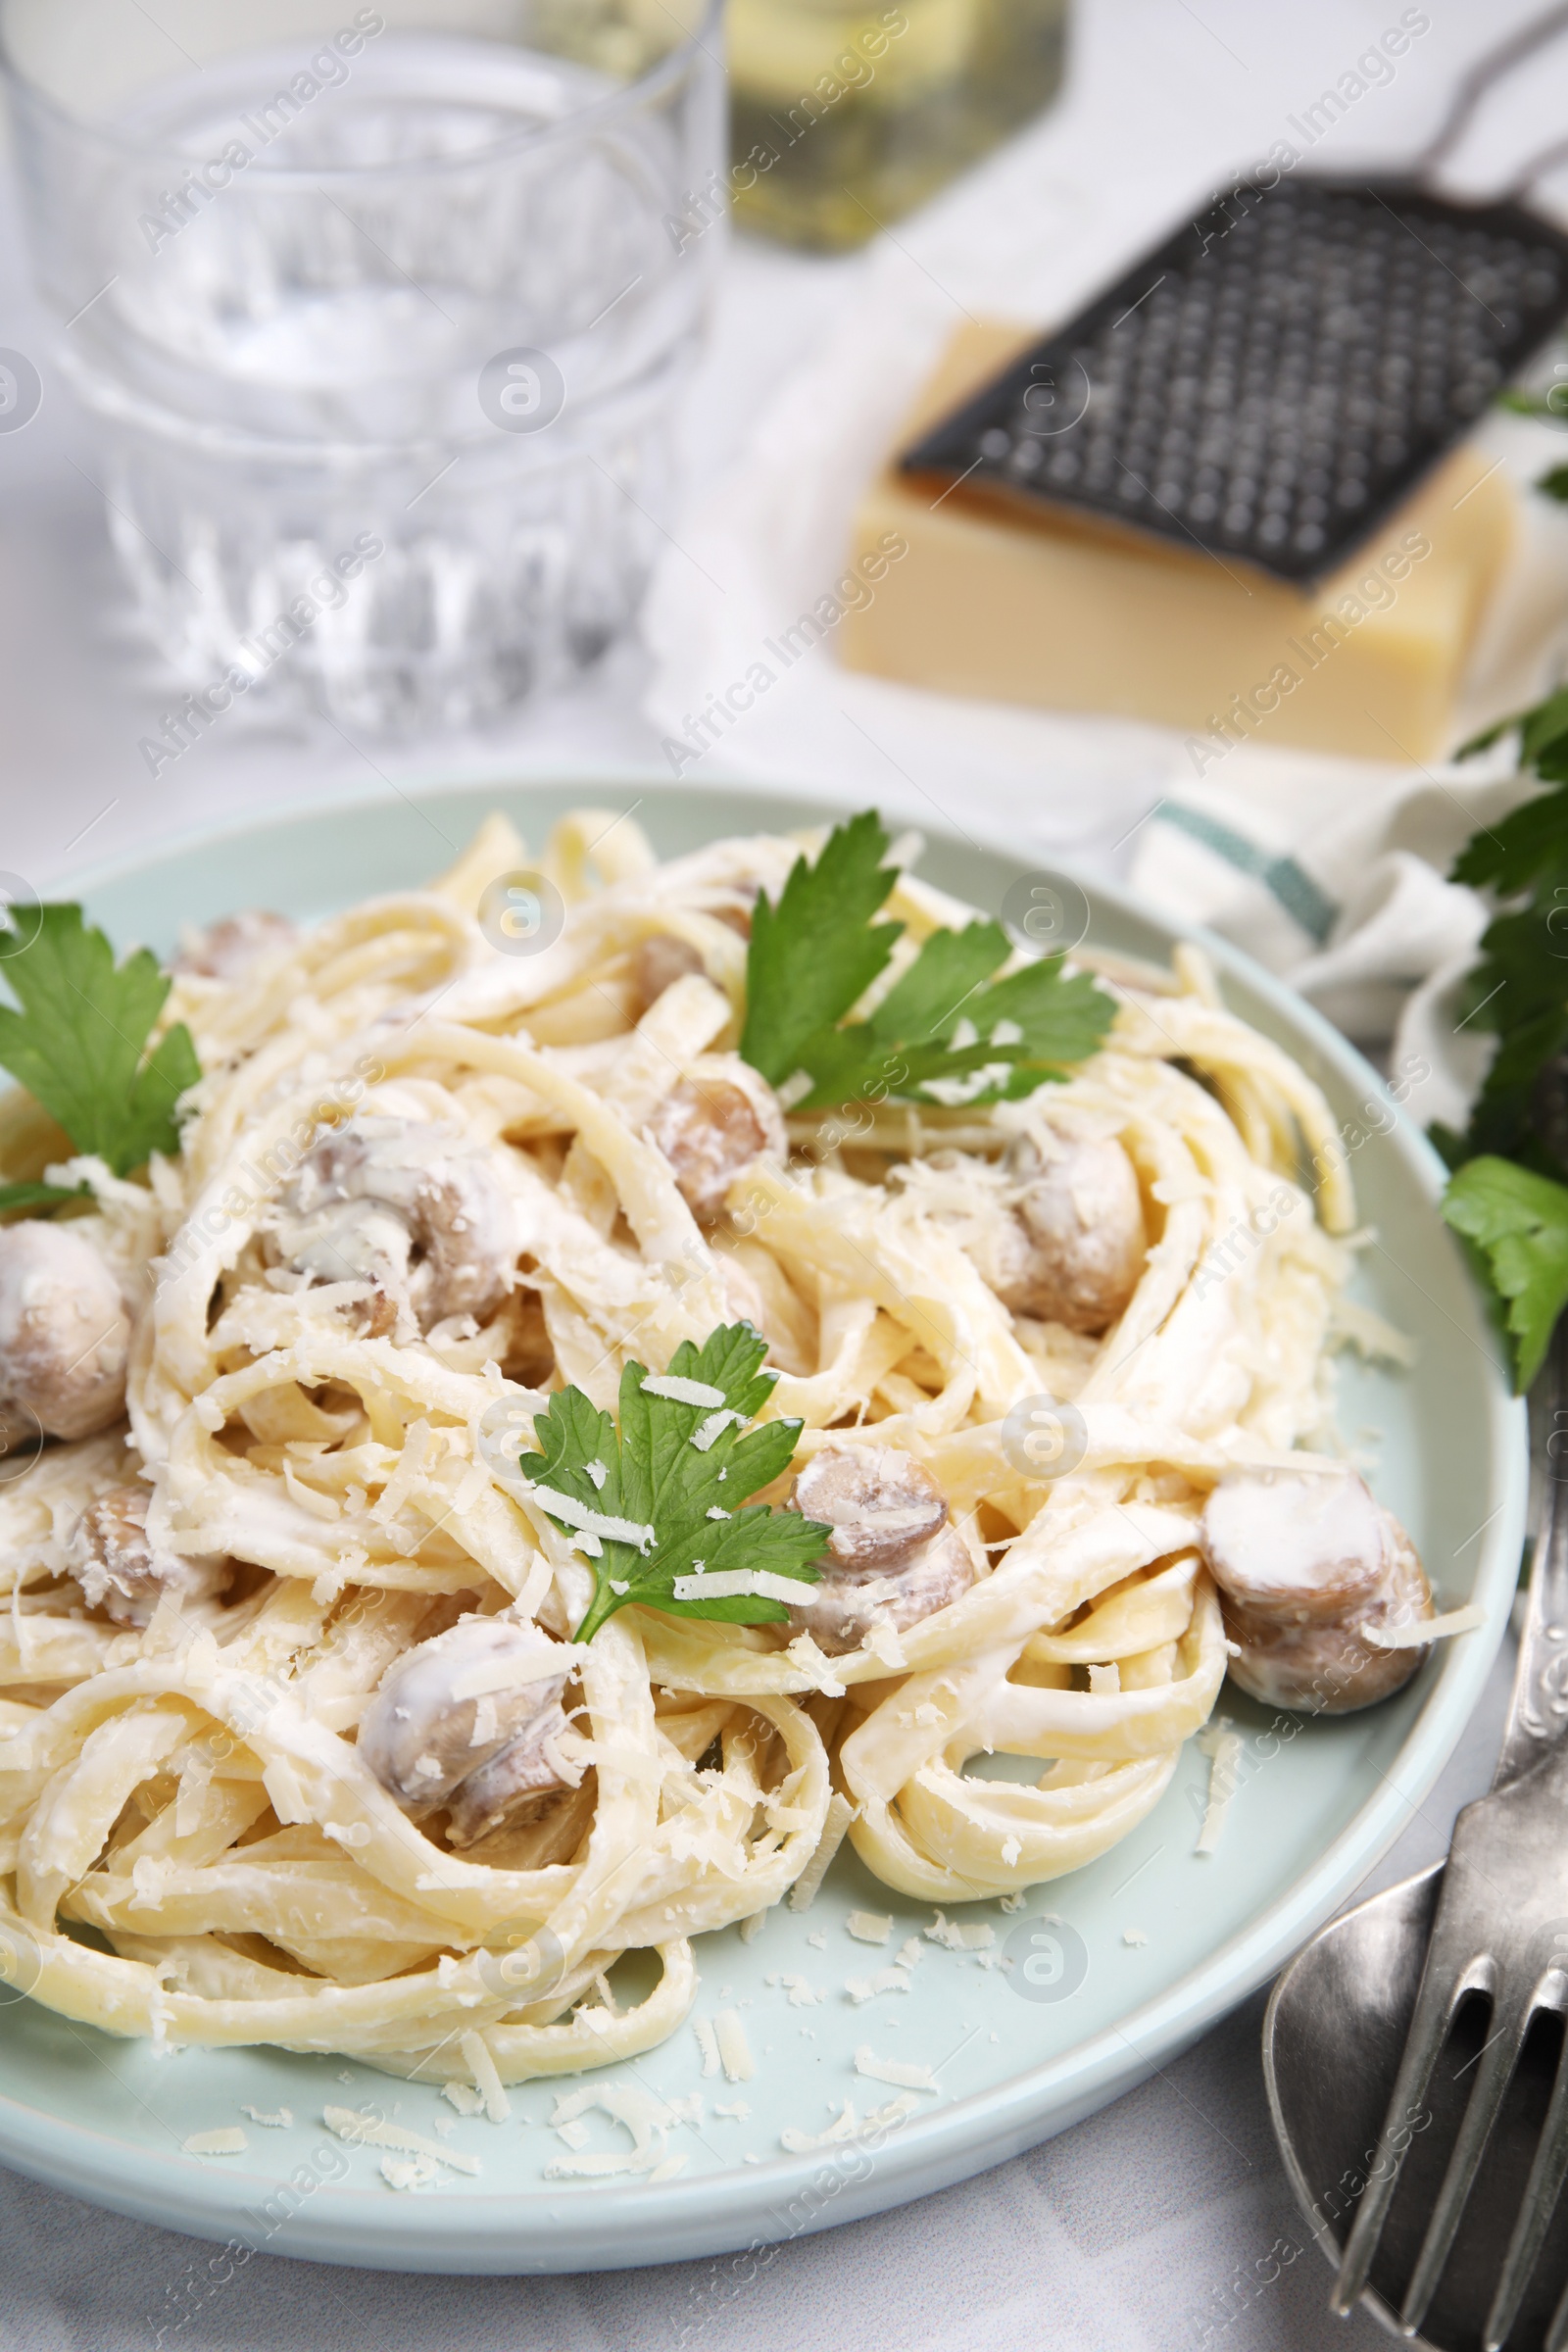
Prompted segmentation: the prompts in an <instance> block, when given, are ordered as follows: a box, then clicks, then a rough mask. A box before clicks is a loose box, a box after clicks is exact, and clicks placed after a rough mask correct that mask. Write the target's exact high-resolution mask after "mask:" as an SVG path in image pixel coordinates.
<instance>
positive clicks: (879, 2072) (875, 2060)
mask: <svg viewBox="0 0 1568 2352" xmlns="http://www.w3.org/2000/svg"><path fill="white" fill-rule="evenodd" d="M855 2071H856V2073H857V2074H858V2075H864V2077H865V2078H866V2080H867V2082H891V2083H892V2084H893V2085H894V2087H895V2089H900V2090H935V2088H936V2082H935V2079H934V2077H933V2075H932V2073H931V2069H930V2068H929V2067H928V2066H911V2065H909V2064H908V2063H907V2061H906V2060H905V2059H903V2058H879V2057H878V2056H877V2055H876V2052H875V2051H874V2050H873V2049H871V2048H870V2047H869V2046H868V2044H867V2043H865V2042H863V2041H862V2042H861V2044H860V2046H859V2048H858V2050H857V2051H856V2053H855Z"/></svg>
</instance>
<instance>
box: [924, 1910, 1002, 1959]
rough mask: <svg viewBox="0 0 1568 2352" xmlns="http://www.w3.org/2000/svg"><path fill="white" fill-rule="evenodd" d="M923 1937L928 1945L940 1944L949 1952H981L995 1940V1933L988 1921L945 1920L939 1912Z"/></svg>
mask: <svg viewBox="0 0 1568 2352" xmlns="http://www.w3.org/2000/svg"><path fill="white" fill-rule="evenodd" d="M925 1936H926V1941H927V1942H928V1943H940V1944H941V1946H942V1948H943V1950H944V1951H949V1952H983V1951H984V1950H985V1949H986V1948H987V1946H988V1945H990V1944H993V1943H995V1942H996V1940H997V1931H996V1929H995V1928H994V1927H992V1925H991V1923H990V1921H989V1920H984V1919H982V1920H975V1921H973V1922H966V1921H959V1920H956V1919H945V1918H944V1917H943V1915H942V1913H941V1912H940V1911H939V1912H938V1913H937V1915H936V1918H935V1920H934V1921H933V1923H932V1925H931V1926H930V1927H929V1928H927V1929H926V1932H925Z"/></svg>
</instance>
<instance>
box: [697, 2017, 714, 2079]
mask: <svg viewBox="0 0 1568 2352" xmlns="http://www.w3.org/2000/svg"><path fill="white" fill-rule="evenodd" d="M692 2032H693V2033H694V2034H696V2036H697V2047H698V2048H699V2049H700V2050H701V2051H702V2053H703V2073H704V2074H705V2075H716V2074H717V2072H718V2042H717V2039H716V2037H715V2036H714V2033H713V2028H712V2023H711V2020H710V2019H709V2018H706V2017H694V2018H693V2019H692Z"/></svg>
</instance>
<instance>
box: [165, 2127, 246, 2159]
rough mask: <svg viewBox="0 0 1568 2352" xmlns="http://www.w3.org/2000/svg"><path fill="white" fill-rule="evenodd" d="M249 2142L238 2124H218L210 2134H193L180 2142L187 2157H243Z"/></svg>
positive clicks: (195, 2132)
mask: <svg viewBox="0 0 1568 2352" xmlns="http://www.w3.org/2000/svg"><path fill="white" fill-rule="evenodd" d="M250 2144H251V2143H250V2141H249V2140H248V2139H247V2138H246V2136H245V2134H244V2132H243V2131H241V2130H240V2128H239V2126H238V2124H220V2125H218V2126H217V2127H216V2129H215V2130H213V2131H193V2132H192V2133H191V2135H190V2137H189V2138H188V2139H183V2140H181V2141H180V2146H181V2147H182V2148H183V2149H184V2151H185V2153H186V2155H187V2156H243V2155H244V2153H245V2150H246V2149H247V2148H248V2147H249V2146H250Z"/></svg>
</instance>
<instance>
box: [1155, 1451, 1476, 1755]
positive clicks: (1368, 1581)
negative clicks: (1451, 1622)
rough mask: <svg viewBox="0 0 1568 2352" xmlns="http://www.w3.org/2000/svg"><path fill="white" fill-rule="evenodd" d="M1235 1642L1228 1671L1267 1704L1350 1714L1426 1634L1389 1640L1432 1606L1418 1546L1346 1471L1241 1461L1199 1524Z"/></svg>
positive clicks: (1400, 1681)
mask: <svg viewBox="0 0 1568 2352" xmlns="http://www.w3.org/2000/svg"><path fill="white" fill-rule="evenodd" d="M1200 1540H1201V1544H1202V1547H1203V1552H1204V1555H1205V1557H1206V1558H1207V1561H1208V1564H1209V1567H1210V1570H1211V1571H1212V1573H1213V1577H1214V1582H1215V1584H1216V1585H1217V1586H1218V1587H1219V1590H1220V1599H1221V1605H1222V1607H1223V1610H1224V1616H1225V1631H1226V1634H1227V1635H1228V1637H1229V1639H1230V1640H1231V1641H1232V1642H1235V1643H1236V1644H1237V1646H1238V1648H1239V1649H1240V1652H1241V1654H1240V1656H1235V1655H1233V1656H1232V1659H1231V1667H1230V1671H1231V1678H1232V1680H1233V1681H1234V1682H1236V1683H1238V1684H1240V1686H1241V1688H1242V1689H1243V1690H1244V1691H1250V1692H1251V1694H1252V1696H1253V1697H1254V1698H1259V1699H1262V1700H1263V1701H1264V1703H1265V1704H1266V1705H1269V1706H1276V1707H1299V1708H1303V1709H1306V1710H1308V1711H1310V1712H1311V1713H1314V1714H1326V1715H1348V1714H1350V1713H1353V1712H1354V1710H1355V1709H1356V1708H1358V1707H1369V1706H1372V1705H1373V1704H1374V1703H1375V1702H1376V1701H1377V1700H1378V1699H1380V1698H1387V1697H1388V1696H1389V1695H1390V1694H1391V1693H1392V1692H1393V1691H1398V1690H1400V1689H1402V1687H1403V1686H1404V1684H1406V1683H1407V1682H1408V1681H1409V1679H1410V1677H1411V1676H1412V1675H1413V1674H1414V1673H1415V1671H1416V1668H1417V1667H1418V1666H1419V1665H1420V1663H1421V1661H1422V1659H1423V1658H1424V1657H1425V1656H1426V1654H1427V1652H1426V1646H1425V1645H1421V1646H1418V1647H1399V1648H1396V1649H1386V1648H1383V1647H1381V1646H1379V1644H1378V1643H1377V1642H1373V1641H1369V1640H1368V1639H1367V1634H1368V1631H1369V1629H1375V1630H1377V1631H1383V1630H1384V1629H1388V1630H1390V1631H1393V1630H1395V1629H1396V1628H1398V1627H1403V1626H1408V1625H1410V1624H1412V1623H1414V1622H1417V1621H1419V1620H1420V1619H1421V1618H1423V1617H1430V1616H1431V1614H1432V1594H1431V1591H1430V1588H1429V1587H1428V1584H1427V1580H1426V1575H1425V1572H1424V1570H1423V1569H1422V1566H1421V1562H1420V1559H1419V1557H1418V1556H1417V1554H1416V1550H1415V1546H1414V1545H1413V1544H1411V1542H1410V1539H1409V1537H1408V1536H1407V1535H1406V1534H1405V1532H1404V1529H1403V1528H1402V1527H1401V1526H1400V1525H1399V1522H1398V1520H1397V1519H1396V1518H1395V1516H1394V1514H1393V1512H1392V1511H1389V1510H1385V1509H1384V1507H1383V1505H1382V1504H1381V1503H1379V1502H1377V1501H1375V1500H1374V1499H1373V1497H1372V1495H1370V1494H1369V1493H1368V1491H1367V1488H1366V1486H1365V1484H1364V1482H1363V1481H1362V1480H1361V1479H1359V1478H1357V1477H1356V1476H1355V1474H1354V1472H1353V1471H1343V1472H1335V1471H1324V1472H1316V1473H1314V1472H1307V1471H1295V1470H1258V1471H1245V1472H1238V1473H1237V1474H1236V1475H1235V1476H1234V1477H1231V1478H1227V1479H1224V1480H1222V1481H1221V1483H1220V1484H1219V1485H1218V1486H1217V1487H1216V1488H1215V1489H1214V1491H1213V1493H1212V1494H1211V1495H1210V1496H1209V1498H1208V1502H1207V1505H1206V1507H1205V1509H1204V1512H1203V1518H1202V1523H1201V1531H1200Z"/></svg>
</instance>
